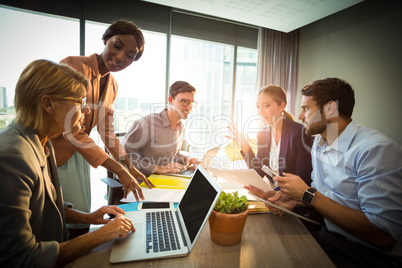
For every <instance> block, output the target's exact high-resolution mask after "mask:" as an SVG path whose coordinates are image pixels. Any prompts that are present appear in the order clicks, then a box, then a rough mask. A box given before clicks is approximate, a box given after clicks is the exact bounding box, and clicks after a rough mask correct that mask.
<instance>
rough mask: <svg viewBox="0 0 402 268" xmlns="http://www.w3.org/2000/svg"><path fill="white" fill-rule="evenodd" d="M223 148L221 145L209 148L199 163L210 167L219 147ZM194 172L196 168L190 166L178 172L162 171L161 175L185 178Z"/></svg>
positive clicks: (205, 167) (206, 167)
mask: <svg viewBox="0 0 402 268" xmlns="http://www.w3.org/2000/svg"><path fill="white" fill-rule="evenodd" d="M220 148H221V145H219V146H217V147H214V148H212V149H209V150H208V151H207V152H206V153H205V155H204V157H203V158H202V160H201V163H200V164H199V165H201V166H202V167H203V168H204V169H208V167H209V165H210V164H211V162H212V159H213V158H214V157H215V156H216V154H217V153H218V151H219V149H220ZM193 173H194V168H193V167H190V168H188V169H186V170H183V171H181V172H178V173H161V174H160V175H169V176H176V177H184V178H191V176H192V175H193Z"/></svg>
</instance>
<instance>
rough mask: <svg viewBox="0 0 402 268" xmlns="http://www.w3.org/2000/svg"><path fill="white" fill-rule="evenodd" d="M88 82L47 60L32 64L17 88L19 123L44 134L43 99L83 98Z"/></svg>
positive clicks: (64, 66)
mask: <svg viewBox="0 0 402 268" xmlns="http://www.w3.org/2000/svg"><path fill="white" fill-rule="evenodd" d="M88 89H89V82H88V80H87V78H86V77H84V76H83V75H82V74H80V73H79V72H77V71H75V70H74V69H72V68H71V67H69V66H67V65H64V64H58V63H54V62H51V61H48V60H36V61H33V62H31V63H30V64H29V65H28V66H27V67H25V69H24V70H23V71H22V73H21V76H20V78H19V79H18V83H17V85H16V87H15V98H14V106H15V111H16V114H17V119H16V120H17V121H18V122H20V123H22V124H24V125H25V126H26V127H32V128H33V129H34V130H35V131H37V132H41V131H42V130H43V127H44V125H43V124H44V111H43V109H42V104H41V101H42V97H43V96H44V95H50V96H52V95H53V96H58V97H81V96H82V95H84V94H86V92H87V91H88Z"/></svg>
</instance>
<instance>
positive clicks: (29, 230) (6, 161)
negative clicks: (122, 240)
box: [0, 60, 135, 267]
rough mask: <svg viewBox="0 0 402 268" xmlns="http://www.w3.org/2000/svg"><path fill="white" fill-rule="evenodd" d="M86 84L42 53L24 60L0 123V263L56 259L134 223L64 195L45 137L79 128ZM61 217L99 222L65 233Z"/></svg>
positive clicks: (43, 263)
mask: <svg viewBox="0 0 402 268" xmlns="http://www.w3.org/2000/svg"><path fill="white" fill-rule="evenodd" d="M88 88H89V84H88V81H87V79H86V78H85V77H84V76H82V75H81V74H80V73H78V72H77V71H75V70H73V69H72V68H70V67H69V66H66V65H62V64H57V63H53V62H50V61H46V60H37V61H34V62H32V63H31V64H29V65H28V66H27V67H26V68H25V69H24V71H23V72H22V74H21V76H20V78H19V80H18V83H17V86H16V90H15V101H14V103H15V109H16V113H17V118H16V119H15V120H14V121H13V122H12V123H11V124H10V125H8V126H7V127H6V128H5V129H3V130H1V131H0V140H1V141H2V146H1V147H0V174H1V180H0V214H1V215H2V217H1V220H0V237H1V243H0V267H54V266H61V265H64V264H66V263H68V262H70V261H72V260H74V259H76V258H78V257H79V256H81V255H83V254H85V253H86V252H88V251H90V250H91V249H93V248H95V247H97V246H99V245H100V244H102V243H104V242H107V241H110V240H113V239H114V238H117V237H125V236H127V234H128V233H129V232H131V231H135V229H134V226H133V224H132V222H131V221H130V220H129V219H128V218H126V217H124V216H123V214H124V211H123V210H122V209H120V208H118V207H116V206H107V207H102V208H100V209H98V210H96V211H95V212H93V213H82V212H80V211H78V210H75V209H74V208H73V207H72V205H71V204H69V203H65V202H64V201H63V196H62V194H61V188H60V182H59V177H58V173H57V168H56V163H55V157H54V151H53V147H52V144H51V142H50V139H51V138H52V137H54V136H56V135H58V134H60V133H63V132H65V131H78V130H80V129H81V125H82V121H83V117H84V115H85V114H86V113H88V112H89V109H88V106H87V105H86V104H85V100H84V99H85V96H86V92H87V90H88ZM105 214H113V215H115V216H116V217H115V218H114V219H113V220H105V219H104V215H105ZM66 222H69V223H78V222H82V223H87V224H105V225H104V226H103V227H101V228H99V229H97V230H95V231H93V232H91V233H88V234H85V235H82V236H80V237H77V238H75V239H72V240H69V241H66V238H67V232H66Z"/></svg>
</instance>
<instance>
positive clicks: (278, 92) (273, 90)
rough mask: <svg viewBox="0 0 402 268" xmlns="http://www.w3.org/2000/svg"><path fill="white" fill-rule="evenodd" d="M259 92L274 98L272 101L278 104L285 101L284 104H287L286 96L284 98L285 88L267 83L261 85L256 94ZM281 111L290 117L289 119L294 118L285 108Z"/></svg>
mask: <svg viewBox="0 0 402 268" xmlns="http://www.w3.org/2000/svg"><path fill="white" fill-rule="evenodd" d="M260 94H266V95H268V96H270V97H271V98H273V99H274V101H275V102H276V103H277V104H278V105H281V104H282V102H284V103H285V105H287V104H288V101H287V98H286V93H285V90H283V88H281V87H280V86H277V85H268V86H265V87H263V88H262V89H260V91H259V92H258V94H257V96H258V95H260ZM283 113H284V115H285V116H286V117H288V118H290V119H291V120H293V121H295V118H294V117H293V115H292V114H290V113H288V112H286V111H285V110H283Z"/></svg>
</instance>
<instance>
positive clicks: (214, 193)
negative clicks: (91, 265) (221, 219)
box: [109, 166, 222, 263]
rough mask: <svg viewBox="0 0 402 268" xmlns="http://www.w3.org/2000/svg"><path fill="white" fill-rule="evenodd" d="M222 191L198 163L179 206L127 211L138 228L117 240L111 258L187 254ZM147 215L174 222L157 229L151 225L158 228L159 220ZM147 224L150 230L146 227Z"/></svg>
mask: <svg viewBox="0 0 402 268" xmlns="http://www.w3.org/2000/svg"><path fill="white" fill-rule="evenodd" d="M221 192H222V188H221V187H220V186H219V184H218V183H217V182H216V181H215V180H214V179H213V178H212V177H211V176H210V175H209V174H208V172H207V171H206V170H205V169H204V168H202V167H201V166H198V167H197V169H196V170H195V172H194V175H193V177H192V178H191V180H190V183H189V185H188V186H187V188H186V191H185V193H184V195H183V198H182V199H181V201H180V203H179V204H178V206H177V208H176V209H149V210H148V209H147V210H140V211H131V212H126V214H125V216H126V217H128V218H130V219H131V221H132V222H133V224H134V227H135V229H136V231H135V232H134V233H131V234H129V235H128V236H127V237H126V238H117V239H116V240H115V241H114V244H113V247H112V252H111V254H110V259H109V261H110V262H111V263H119V262H128V261H140V260H149V259H160V258H172V257H181V256H186V255H188V254H189V253H190V252H191V250H192V249H193V247H194V244H195V242H196V241H197V239H198V236H199V235H200V233H201V231H202V228H203V227H204V225H205V223H206V221H207V220H208V218H209V215H210V214H211V212H212V209H213V208H214V206H215V204H216V202H217V200H218V198H219V196H220V194H221ZM147 213H148V216H147ZM158 214H159V216H158ZM147 219H148V220H152V219H156V220H157V222H158V223H159V224H160V223H161V222H162V221H168V220H171V221H172V223H171V225H170V226H169V224H168V227H167V228H166V229H165V230H162V231H155V230H152V229H153V228H157V227H158V223H157V224H155V225H153V224H152V223H147ZM147 227H148V228H150V231H147ZM159 238H163V241H159ZM154 240H155V242H154ZM167 240H172V242H167Z"/></svg>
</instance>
